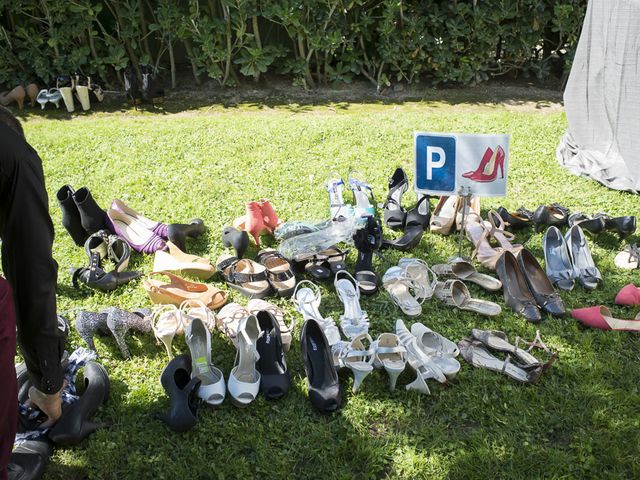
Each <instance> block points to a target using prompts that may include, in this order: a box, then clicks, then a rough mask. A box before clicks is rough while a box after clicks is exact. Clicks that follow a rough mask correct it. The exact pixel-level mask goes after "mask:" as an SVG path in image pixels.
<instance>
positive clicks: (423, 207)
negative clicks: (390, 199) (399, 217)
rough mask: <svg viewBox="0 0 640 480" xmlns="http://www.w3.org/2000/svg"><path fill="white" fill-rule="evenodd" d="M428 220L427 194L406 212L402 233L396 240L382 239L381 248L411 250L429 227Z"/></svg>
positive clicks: (429, 217)
mask: <svg viewBox="0 0 640 480" xmlns="http://www.w3.org/2000/svg"><path fill="white" fill-rule="evenodd" d="M430 220H431V205H430V204H429V196H428V195H422V196H421V197H420V199H419V200H418V202H417V203H416V206H415V207H414V208H412V209H411V210H409V212H408V213H407V216H406V219H405V226H404V235H403V236H402V237H400V238H399V239H398V240H383V241H382V245H381V248H395V249H396V250H400V251H402V252H406V251H408V250H411V249H412V248H414V247H415V246H416V245H418V244H419V243H420V239H421V238H422V235H423V234H424V232H425V230H427V229H428V228H429V221H430Z"/></svg>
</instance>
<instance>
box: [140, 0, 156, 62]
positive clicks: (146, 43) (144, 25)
mask: <svg viewBox="0 0 640 480" xmlns="http://www.w3.org/2000/svg"><path fill="white" fill-rule="evenodd" d="M139 12H140V28H141V29H142V46H143V48H144V52H145V53H146V54H147V55H148V56H149V64H150V65H154V64H155V62H154V61H153V55H151V48H149V39H148V37H149V29H148V28H147V19H146V18H145V16H144V2H140V8H139Z"/></svg>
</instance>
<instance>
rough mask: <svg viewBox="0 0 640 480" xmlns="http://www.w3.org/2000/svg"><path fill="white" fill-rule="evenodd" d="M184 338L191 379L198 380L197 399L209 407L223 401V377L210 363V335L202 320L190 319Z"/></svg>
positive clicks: (224, 388) (224, 389)
mask: <svg viewBox="0 0 640 480" xmlns="http://www.w3.org/2000/svg"><path fill="white" fill-rule="evenodd" d="M185 338H186V341H187V345H188V347H189V351H190V352H191V378H198V379H199V380H200V387H199V388H198V397H200V398H201V399H202V400H204V401H205V402H207V403H208V404H209V405H220V404H221V403H222V402H223V401H224V396H225V391H226V387H225V383H224V375H223V374H222V372H221V371H220V369H219V368H217V367H216V366H215V365H213V363H212V362H211V333H210V332H209V328H207V326H206V325H205V323H204V322H203V321H202V319H200V318H198V317H192V320H191V321H190V322H189V324H188V325H187V327H186V332H185Z"/></svg>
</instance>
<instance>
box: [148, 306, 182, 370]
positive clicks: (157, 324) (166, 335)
mask: <svg viewBox="0 0 640 480" xmlns="http://www.w3.org/2000/svg"><path fill="white" fill-rule="evenodd" d="M151 325H152V329H153V334H154V335H155V337H156V340H158V341H159V342H162V343H163V345H164V347H165V348H166V349H167V355H169V358H173V352H172V351H171V345H172V343H173V338H174V337H175V336H176V335H180V334H182V333H183V332H184V327H183V325H182V317H181V313H180V310H178V308H177V307H176V306H175V305H158V306H157V307H156V308H155V309H154V310H153V313H152V314H151Z"/></svg>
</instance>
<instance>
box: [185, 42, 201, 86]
mask: <svg viewBox="0 0 640 480" xmlns="http://www.w3.org/2000/svg"><path fill="white" fill-rule="evenodd" d="M182 43H183V44H184V49H185V50H186V51H187V56H188V57H189V61H190V62H191V70H192V71H193V79H194V80H195V82H196V85H200V77H199V76H198V66H197V65H196V61H195V60H194V58H193V48H191V42H190V41H189V40H188V39H184V40H183V41H182Z"/></svg>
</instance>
